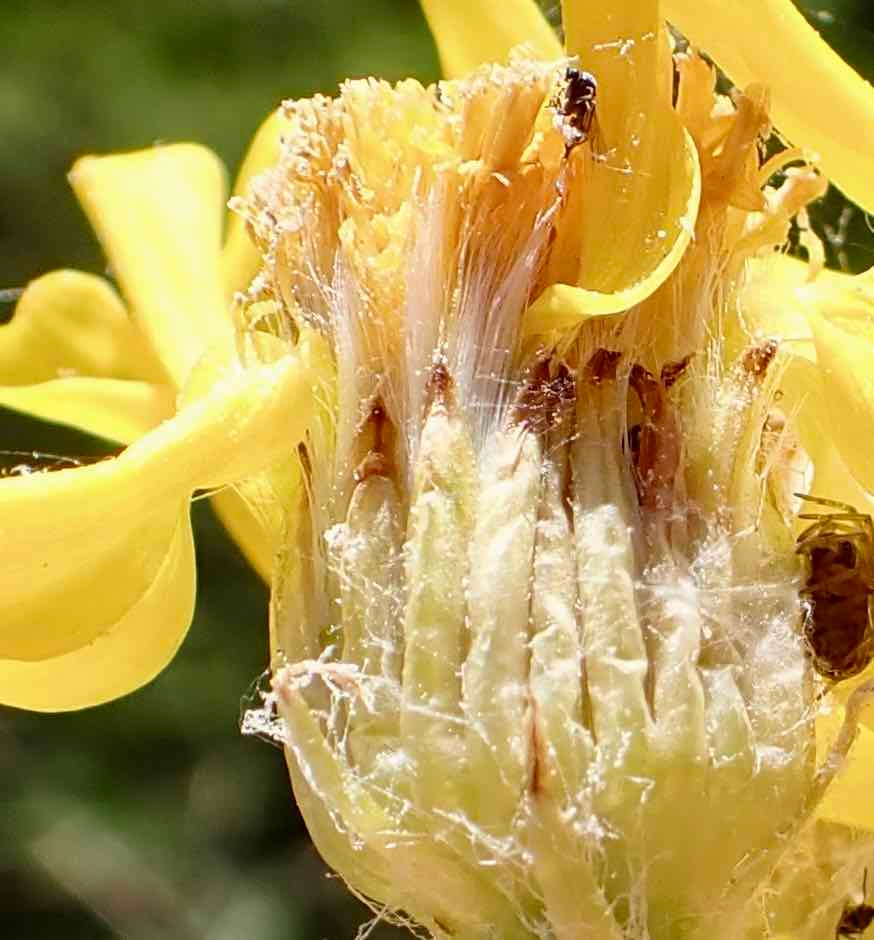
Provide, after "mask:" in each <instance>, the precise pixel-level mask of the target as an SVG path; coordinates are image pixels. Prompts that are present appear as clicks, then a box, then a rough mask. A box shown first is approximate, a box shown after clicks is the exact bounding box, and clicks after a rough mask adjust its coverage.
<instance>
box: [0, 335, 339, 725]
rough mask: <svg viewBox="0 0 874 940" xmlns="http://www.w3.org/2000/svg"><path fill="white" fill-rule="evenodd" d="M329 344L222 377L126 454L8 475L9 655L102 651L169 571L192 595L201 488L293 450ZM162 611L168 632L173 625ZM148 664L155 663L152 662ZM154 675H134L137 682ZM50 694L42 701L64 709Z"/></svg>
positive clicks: (3, 597)
mask: <svg viewBox="0 0 874 940" xmlns="http://www.w3.org/2000/svg"><path fill="white" fill-rule="evenodd" d="M319 346H320V340H319V339H318V338H317V337H310V336H304V337H303V339H302V341H301V343H300V344H299V346H298V348H297V349H296V351H295V352H294V353H293V354H289V355H286V356H284V357H283V358H282V359H279V360H278V361H276V362H272V363H270V364H264V365H259V366H253V367H251V368H249V369H246V370H239V371H238V372H236V373H234V374H229V375H227V376H225V377H223V378H222V379H220V380H219V381H218V382H217V383H216V385H215V386H214V388H213V389H212V391H211V392H210V393H209V394H208V395H206V396H203V397H201V398H198V399H197V400H196V401H194V402H193V403H192V404H191V405H189V406H188V407H187V408H185V409H184V410H183V411H181V412H180V413H179V414H177V415H176V416H175V417H174V418H172V419H171V420H169V421H166V422H165V423H164V424H162V425H160V426H159V427H158V428H156V429H154V430H153V431H152V432H150V433H149V434H147V435H146V436H145V437H143V438H140V439H139V440H138V441H136V442H135V443H134V444H132V445H131V446H130V447H129V448H128V449H127V450H126V451H125V452H124V453H123V454H121V456H119V457H117V458H114V459H111V460H106V461H103V462H101V463H98V464H94V465H92V466H88V467H82V468H77V469H74V470H62V471H58V472H53V473H45V474H34V475H32V476H28V477H17V478H11V479H7V480H4V481H2V482H0V540H2V544H3V545H4V550H5V555H4V557H5V562H4V565H3V567H2V570H0V657H2V659H4V660H10V661H18V662H26V663H35V662H43V661H47V660H57V659H59V658H61V657H64V656H66V655H70V654H73V653H74V652H76V651H80V650H82V649H85V648H88V647H94V648H95V649H96V648H97V646H98V645H99V642H100V640H101V638H102V637H106V636H108V635H109V634H111V633H113V632H115V631H119V630H121V629H122V626H123V625H124V624H125V623H126V622H127V621H126V618H129V617H134V618H135V619H136V616H137V615H136V611H137V610H139V609H140V605H141V604H142V603H143V602H144V600H145V599H146V598H148V597H149V596H153V595H150V592H153V589H154V585H155V584H156V582H159V581H160V579H161V578H163V577H165V574H166V572H167V571H168V570H170V569H169V568H168V565H169V566H170V568H172V570H173V572H174V573H173V576H172V585H175V586H176V587H173V588H172V590H171V588H166V590H164V591H163V593H171V594H172V592H173V591H174V590H176V589H177V588H178V589H179V590H182V589H183V588H184V589H185V590H187V588H185V585H187V584H188V583H189V581H191V582H192V583H193V577H194V574H193V568H192V567H190V565H189V568H190V570H188V569H184V567H183V566H181V563H177V562H173V561H172V559H173V558H174V557H177V556H175V555H174V554H173V553H174V552H177V553H178V552H179V550H180V548H179V539H180V538H181V537H182V536H180V535H179V528H180V525H183V524H184V525H187V522H185V523H183V522H182V521H180V520H183V519H184V517H185V516H186V514H187V505H188V501H189V498H190V496H191V494H192V492H193V491H194V490H195V489H197V488H201V487H212V486H223V485H226V484H228V483H231V482H233V481H234V480H237V479H240V478H244V477H248V476H252V475H254V474H255V473H258V472H259V471H261V470H262V469H264V468H265V467H268V466H270V465H271V464H273V463H275V462H277V461H278V460H280V459H281V458H282V457H284V456H286V455H287V454H288V453H289V452H290V451H293V449H294V447H295V446H296V443H297V442H298V441H300V440H301V439H302V437H303V435H304V433H305V431H306V427H307V425H308V423H309V421H310V419H311V416H312V413H313V409H314V407H315V404H314V402H315V401H316V400H317V399H318V397H319V386H320V383H321V382H322V381H323V379H324V376H325V371H324V362H323V361H322V357H323V350H321V349H320V348H319ZM187 537H188V536H186V538H187ZM178 557H181V556H178ZM184 557H185V558H188V559H189V561H190V552H189V553H187V554H185V556H184ZM168 559H170V560H169V561H168ZM171 562H172V564H171ZM159 593H162V592H159ZM189 607H190V605H186V604H185V603H182V602H179V603H178V604H175V606H174V609H175V610H177V612H180V611H181V612H184V611H188V613H186V616H185V617H184V618H183V617H179V618H177V620H176V621H175V623H174V624H173V625H172V629H175V631H176V632H177V641H178V638H180V637H181V636H182V635H183V634H184V632H185V630H186V629H187V627H188V622H189V616H190V610H189ZM144 609H145V608H144ZM154 616H155V615H154V612H153V613H152V618H154ZM159 619H162V620H163V622H162V625H161V635H162V636H165V634H164V631H165V630H169V629H171V627H170V626H168V624H167V622H166V620H164V619H163V617H162V618H159ZM149 629H150V627H149V624H148V623H146V622H143V623H141V630H146V631H147V630H149ZM134 632H136V631H134ZM165 646H166V644H165ZM134 654H135V651H132V655H134ZM141 658H143V661H144V662H148V669H149V670H153V666H154V660H153V659H149V658H148V657H141ZM151 675H153V671H149V672H148V674H146V673H143V674H140V675H139V677H138V678H137V674H136V670H131V671H130V673H129V678H128V680H127V681H128V683H129V685H128V689H129V688H133V687H135V686H136V685H137V684H141V683H142V682H145V681H147V680H148V678H150V677H151ZM13 693H14V689H13V690H12V691H7V690H5V689H4V688H3V687H2V686H0V701H7V702H9V703H11V704H14V702H13V700H12V696H13ZM45 694H46V699H45V702H44V704H43V705H42V706H40V707H45V708H52V707H54V706H53V705H52V704H51V697H50V694H49V692H48V690H46V693H45ZM113 694H116V693H113ZM118 694H120V693H118ZM58 707H69V706H66V705H63V704H61V705H59V706H58Z"/></svg>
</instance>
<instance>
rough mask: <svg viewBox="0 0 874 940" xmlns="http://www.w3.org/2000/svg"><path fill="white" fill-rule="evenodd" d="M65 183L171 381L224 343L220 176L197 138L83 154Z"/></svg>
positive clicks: (227, 337)
mask: <svg viewBox="0 0 874 940" xmlns="http://www.w3.org/2000/svg"><path fill="white" fill-rule="evenodd" d="M70 182H71V183H72V186H73V189H74V190H75V191H76V195H77V196H78V198H79V201H80V202H81V203H82V206H83V207H84V209H85V211H86V213H87V214H88V218H89V219H90V221H91V224H92V225H93V226H94V229H95V231H96V232H97V234H98V236H99V237H100V241H101V243H102V245H103V248H104V251H105V252H106V254H107V257H108V258H109V261H110V264H111V265H112V269H113V272H114V274H115V276H116V277H117V278H118V281H119V283H120V284H121V287H122V291H123V292H124V295H125V297H126V299H127V301H128V303H129V305H130V307H131V310H132V312H133V315H134V316H135V318H136V320H137V322H138V323H139V325H140V326H141V328H142V330H143V332H144V333H145V334H146V336H147V337H148V339H149V341H150V343H151V345H152V348H153V349H154V351H155V353H156V354H157V355H158V357H159V359H160V360H161V362H162V363H163V364H164V366H165V368H166V370H167V372H168V373H169V374H170V376H171V377H172V378H173V380H174V382H175V383H176V385H177V386H181V385H182V384H183V383H184V381H185V379H186V377H187V375H188V373H189V371H190V369H191V367H192V366H193V365H194V363H195V362H196V361H197V359H198V358H199V357H200V355H201V353H202V352H203V350H204V348H206V347H207V346H219V345H221V346H223V347H225V348H227V350H228V355H230V353H231V351H232V349H233V331H232V327H231V320H230V317H229V315H228V312H227V307H226V304H225V299H224V293H223V290H222V280H221V270H220V266H221V260H220V249H221V231H222V224H223V221H224V205H225V175H224V169H223V168H222V166H221V164H220V163H219V161H218V159H217V158H216V157H215V156H214V155H213V154H212V153H211V152H210V151H209V150H206V149H205V148H203V147H198V146H195V145H193V144H176V145H173V146H169V147H155V148H153V149H151V150H141V151H138V152H136V153H130V154H118V155H114V156H109V157H84V158H83V159H81V160H79V161H78V162H77V163H76V164H75V166H74V167H73V169H72V171H71V173H70Z"/></svg>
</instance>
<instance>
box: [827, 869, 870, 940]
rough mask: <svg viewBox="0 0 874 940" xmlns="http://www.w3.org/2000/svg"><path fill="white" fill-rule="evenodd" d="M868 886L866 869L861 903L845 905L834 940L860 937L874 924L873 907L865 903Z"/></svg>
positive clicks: (866, 870)
mask: <svg viewBox="0 0 874 940" xmlns="http://www.w3.org/2000/svg"><path fill="white" fill-rule="evenodd" d="M867 884H868V869H867V868H866V869H865V874H864V875H863V876H862V903H861V904H845V905H844V910H843V913H842V914H841V919H840V920H839V921H838V925H837V927H836V928H835V940H840V938H841V937H861V936H862V934H863V933H865V931H866V930H867V929H868V927H869V926H870V925H871V924H872V923H874V906H872V905H871V904H866V903H865V896H866V895H867V893H868V891H867Z"/></svg>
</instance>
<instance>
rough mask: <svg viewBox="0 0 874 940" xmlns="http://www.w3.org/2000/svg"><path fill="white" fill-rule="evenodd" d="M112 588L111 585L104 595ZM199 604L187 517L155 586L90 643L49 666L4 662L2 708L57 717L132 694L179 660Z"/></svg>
mask: <svg viewBox="0 0 874 940" xmlns="http://www.w3.org/2000/svg"><path fill="white" fill-rule="evenodd" d="M111 584H112V579H108V580H107V582H105V583H104V584H103V585H101V587H100V589H101V590H108V589H111V588H110V586H111ZM194 596H195V567H194V541H193V539H192V533H191V524H190V522H189V519H188V514H187V509H186V510H185V511H180V513H179V516H178V518H177V520H176V525H175V528H174V529H173V530H172V531H171V532H170V534H169V539H168V541H167V545H166V551H165V553H164V555H163V557H162V559H161V562H160V565H159V566H158V568H157V570H156V571H155V575H154V578H153V580H152V581H151V582H150V583H149V584H148V586H147V587H146V588H145V590H144V591H143V592H142V593H141V594H140V595H139V596H137V597H136V598H134V599H133V601H132V603H131V605H130V606H129V607H127V609H126V610H125V611H124V612H123V613H122V614H121V615H120V616H119V618H118V619H117V620H116V621H115V622H113V623H111V624H108V625H107V626H106V629H105V630H104V631H103V632H101V633H100V634H99V635H97V636H96V637H94V639H93V640H92V641H91V642H89V643H85V644H82V645H81V646H78V647H76V648H74V649H71V650H70V651H69V652H66V653H62V654H59V655H54V656H48V657H46V658H44V659H37V660H15V659H10V658H0V702H2V703H3V704H4V705H12V706H14V707H16V708H27V709H30V710H31V711H44V712H59V711H71V710H73V709H78V708H87V707H88V706H91V705H99V704H101V703H103V702H108V701H111V700H112V699H116V698H119V697H120V696H122V695H126V694H127V693H129V692H132V691H134V690H135V689H137V688H139V687H140V686H142V685H144V684H145V683H147V682H149V681H150V680H151V679H152V678H154V677H155V676H156V675H157V674H158V673H159V672H161V670H162V669H163V668H164V667H165V666H166V665H167V664H168V663H169V662H170V660H171V659H172V658H173V656H174V654H175V653H176V650H177V649H178V648H179V644H180V643H181V642H182V640H183V639H184V637H185V633H186V630H187V629H188V624H189V623H190V622H191V618H192V616H193V614H194Z"/></svg>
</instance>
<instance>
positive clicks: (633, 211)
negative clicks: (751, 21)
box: [562, 0, 701, 307]
mask: <svg viewBox="0 0 874 940" xmlns="http://www.w3.org/2000/svg"><path fill="white" fill-rule="evenodd" d="M562 11H563V20H564V25H565V37H566V44H567V47H568V52H569V53H571V54H573V55H579V57H580V59H581V62H582V64H583V66H584V67H585V68H586V69H588V70H589V71H591V72H592V73H593V74H594V75H595V76H596V78H597V80H598V125H599V126H598V133H597V135H596V136H595V138H594V140H593V146H594V150H595V151H596V156H595V159H594V160H593V162H592V164H591V171H590V173H589V176H588V180H587V183H586V190H585V200H584V201H583V209H582V219H581V220H580V221H581V235H582V263H581V270H580V273H579V277H578V279H577V286H580V287H582V288H584V289H585V290H587V291H590V292H596V293H600V294H615V293H620V292H622V293H623V295H624V296H623V298H622V303H624V304H625V305H626V306H633V305H634V304H636V303H639V302H640V301H641V300H643V299H645V298H646V297H647V296H649V295H650V294H651V293H653V291H655V290H656V288H658V287H659V286H660V285H661V284H662V283H663V282H664V281H665V280H666V279H667V277H668V276H669V275H670V274H671V272H672V271H673V270H674V268H675V267H676V266H677V264H678V263H679V261H680V259H681V257H682V256H683V253H684V252H685V250H686V247H687V246H688V244H689V242H690V240H691V238H692V233H693V231H694V226H695V220H696V218H697V215H698V206H699V202H700V197H701V171H700V167H699V163H698V153H697V150H696V148H695V145H694V142H693V141H692V139H691V137H690V136H689V135H688V133H687V132H686V131H685V129H684V128H683V126H682V124H681V122H680V119H679V117H678V116H677V114H676V112H675V111H674V109H673V106H672V102H671V82H670V75H671V71H670V69H671V59H670V46H669V43H668V41H667V37H666V35H665V34H664V32H663V28H662V26H663V24H662V20H661V17H660V15H659V5H658V2H657V0H634V2H631V0H628V2H625V3H601V4H592V3H584V2H582V0H565V2H564V3H563V4H562ZM589 300H590V298H587V297H586V296H584V295H583V296H581V297H580V300H579V305H580V306H581V307H586V306H587V304H588V302H589ZM596 306H597V304H596Z"/></svg>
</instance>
